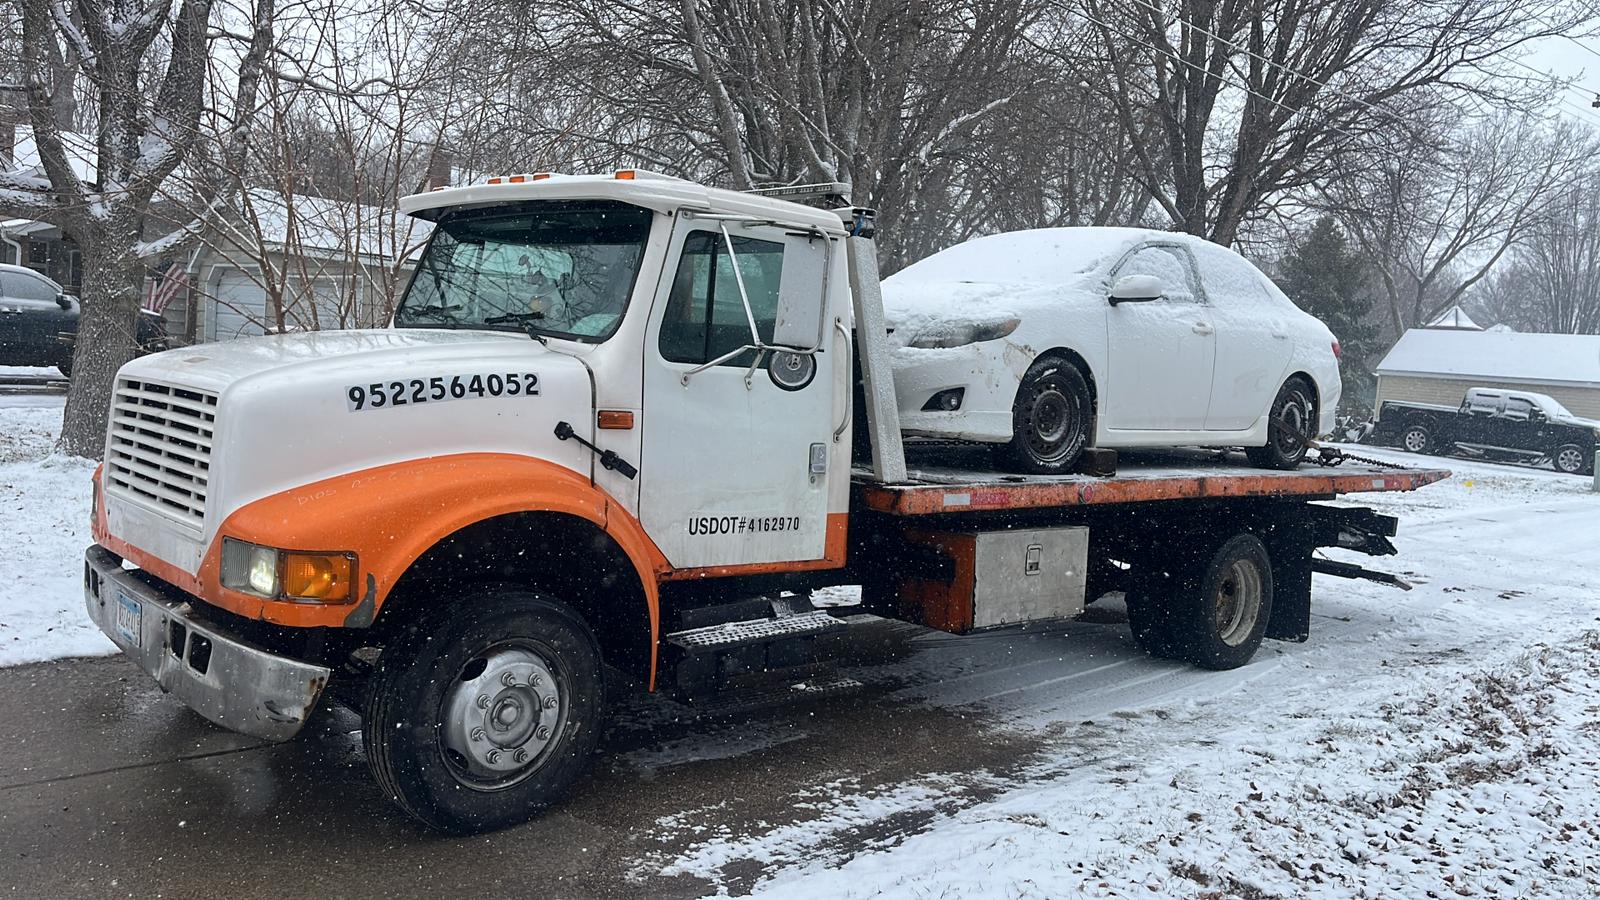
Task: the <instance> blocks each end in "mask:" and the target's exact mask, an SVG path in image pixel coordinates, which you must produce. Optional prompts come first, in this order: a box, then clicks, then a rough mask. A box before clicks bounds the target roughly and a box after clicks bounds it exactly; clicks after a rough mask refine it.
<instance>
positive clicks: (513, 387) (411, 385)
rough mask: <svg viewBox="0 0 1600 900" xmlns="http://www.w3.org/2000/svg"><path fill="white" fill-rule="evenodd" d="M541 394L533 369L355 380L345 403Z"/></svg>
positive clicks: (362, 406)
mask: <svg viewBox="0 0 1600 900" xmlns="http://www.w3.org/2000/svg"><path fill="white" fill-rule="evenodd" d="M538 395H539V376H537V375H535V374H533V373H532V372H508V373H506V374H503V375H502V374H500V373H498V372H496V373H493V374H490V375H447V376H437V375H436V376H434V377H432V378H400V379H395V380H393V381H374V382H372V383H371V384H352V385H351V386H349V387H347V388H345V389H344V399H345V406H346V408H347V409H349V410H350V412H358V411H360V410H366V409H385V408H387V407H393V406H413V405H416V404H419V403H439V402H442V401H445V400H467V399H472V398H476V397H536V396H538Z"/></svg>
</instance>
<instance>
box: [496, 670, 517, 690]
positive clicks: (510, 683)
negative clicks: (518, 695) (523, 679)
mask: <svg viewBox="0 0 1600 900" xmlns="http://www.w3.org/2000/svg"><path fill="white" fill-rule="evenodd" d="M500 683H501V684H503V685H505V686H506V687H516V686H517V676H515V675H513V674H511V673H510V672H507V673H505V674H504V675H501V676H500Z"/></svg>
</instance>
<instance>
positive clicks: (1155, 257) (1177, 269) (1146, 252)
mask: <svg viewBox="0 0 1600 900" xmlns="http://www.w3.org/2000/svg"><path fill="white" fill-rule="evenodd" d="M1127 275H1154V276H1155V277H1157V278H1159V279H1161V283H1162V284H1164V285H1166V287H1167V293H1166V298H1167V299H1168V300H1183V301H1193V300H1195V299H1197V298H1198V296H1199V289H1198V288H1197V286H1196V284H1195V278H1194V269H1193V268H1192V267H1191V266H1190V265H1189V258H1188V256H1187V255H1186V254H1185V253H1184V252H1183V251H1182V250H1180V249H1178V248H1177V247H1166V246H1156V247H1141V248H1139V249H1138V250H1137V251H1135V252H1134V254H1133V255H1132V256H1130V257H1128V258H1127V259H1125V260H1123V261H1122V265H1120V266H1118V267H1117V274H1116V277H1117V278H1122V277H1124V276H1127Z"/></svg>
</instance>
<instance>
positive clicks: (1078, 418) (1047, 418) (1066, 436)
mask: <svg viewBox="0 0 1600 900" xmlns="http://www.w3.org/2000/svg"><path fill="white" fill-rule="evenodd" d="M1011 421H1012V435H1011V441H1010V443H1007V444H1004V445H1002V446H1003V456H1004V461H1005V462H1006V464H1007V468H1011V469H1015V470H1016V471H1019V472H1027V473H1030V474H1036V475H1059V474H1064V473H1066V472H1071V471H1072V469H1073V467H1074V466H1076V465H1077V464H1078V457H1079V456H1081V455H1082V454H1083V449H1084V448H1085V447H1087V446H1089V441H1090V440H1092V439H1093V437H1094V399H1093V397H1091V396H1090V393H1089V383H1088V381H1087V380H1085V379H1084V377H1083V373H1082V372H1080V371H1078V368H1077V366H1074V365H1073V364H1072V363H1070V362H1068V361H1066V360H1065V359H1062V358H1061V357H1058V356H1043V357H1040V358H1039V359H1038V360H1037V361H1035V362H1034V364H1033V366H1032V367H1030V368H1029V369H1028V372H1027V374H1026V375H1024V376H1023V378H1022V386H1021V387H1020V388H1018V390H1017V399H1016V402H1015V403H1014V404H1013V405H1012V408H1011Z"/></svg>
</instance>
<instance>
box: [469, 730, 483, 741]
mask: <svg viewBox="0 0 1600 900" xmlns="http://www.w3.org/2000/svg"><path fill="white" fill-rule="evenodd" d="M472 739H473V740H475V741H481V740H483V729H482V728H474V729H472Z"/></svg>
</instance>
